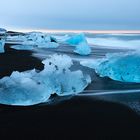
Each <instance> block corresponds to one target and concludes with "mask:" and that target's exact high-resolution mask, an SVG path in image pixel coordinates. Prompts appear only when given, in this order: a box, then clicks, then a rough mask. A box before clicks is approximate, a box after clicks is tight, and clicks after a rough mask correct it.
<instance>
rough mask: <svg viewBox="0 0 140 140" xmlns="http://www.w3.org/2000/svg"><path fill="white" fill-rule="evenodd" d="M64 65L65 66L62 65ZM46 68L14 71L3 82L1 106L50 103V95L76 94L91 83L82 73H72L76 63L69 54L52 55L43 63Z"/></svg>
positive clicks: (87, 76) (0, 87)
mask: <svg viewBox="0 0 140 140" xmlns="http://www.w3.org/2000/svg"><path fill="white" fill-rule="evenodd" d="M62 62H63V63H62ZM43 63H44V64H45V68H44V70H43V71H41V72H39V73H37V72H36V71H35V70H31V71H26V72H21V73H19V72H13V73H12V75H11V76H10V77H4V78H3V79H1V80H0V103H2V104H9V105H24V106H25V105H33V104H38V103H43V102H47V101H48V99H49V97H50V96H51V94H54V93H56V94H57V95H59V96H66V95H72V94H77V93H79V92H81V91H83V90H84V88H85V87H86V86H87V85H88V84H89V83H90V82H91V79H90V76H89V75H84V74H83V72H82V71H80V70H77V71H71V70H70V67H71V66H72V65H73V62H72V60H71V58H70V57H68V56H66V55H53V56H51V57H50V58H48V59H46V60H45V61H43Z"/></svg>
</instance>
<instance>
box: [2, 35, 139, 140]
mask: <svg viewBox="0 0 140 140" xmlns="http://www.w3.org/2000/svg"><path fill="white" fill-rule="evenodd" d="M88 36H90V37H92V36H93V35H88ZM94 36H95V35H94ZM98 36H99V35H97V36H96V37H98ZM100 37H106V36H105V35H102V36H101V35H100ZM118 38H119V39H122V40H123V39H126V40H127V39H128V40H129V39H130V38H127V37H123V38H121V36H120V37H118ZM137 38H138V37H137ZM131 39H132V38H131ZM10 46H11V44H9V43H8V44H6V46H5V50H6V52H5V53H3V54H1V55H0V60H1V61H0V77H1V78H2V77H3V76H5V75H10V74H11V73H12V71H15V70H16V71H20V72H21V71H25V70H30V69H33V68H36V69H37V70H42V69H43V64H42V63H41V61H42V60H44V59H45V58H47V57H48V55H50V54H54V53H58V54H67V55H69V56H71V58H72V59H73V61H74V64H75V65H74V66H73V67H72V68H71V70H75V69H81V70H82V71H83V72H84V73H88V74H90V76H91V77H92V80H93V81H92V83H91V84H90V85H89V86H88V87H87V88H86V89H85V91H83V92H82V93H80V94H79V95H77V96H68V97H63V98H62V97H61V98H60V97H57V96H53V97H52V100H51V102H50V104H40V105H36V106H30V107H17V106H5V105H0V138H2V140H3V139H4V140H5V139H13V138H14V139H24V140H25V139H38V140H42V139H95V138H97V139H105V138H107V139H108V138H111V139H112V138H114V137H115V138H116V137H119V138H123V137H125V138H127V137H128V138H133V139H134V138H139V130H140V115H139V110H140V92H139V90H140V84H134V83H122V82H117V81H113V80H111V79H109V78H101V77H99V75H97V74H96V73H95V72H94V70H93V69H90V68H86V67H84V66H81V65H80V63H79V62H80V61H81V60H88V59H89V60H92V59H93V60H95V59H97V58H103V57H104V56H105V54H106V53H115V52H127V51H128V50H127V49H117V48H110V47H109V48H103V47H102V46H101V47H99V46H98V45H93V46H92V53H91V55H90V56H84V57H83V56H80V55H76V54H74V53H73V51H72V48H71V47H68V46H66V45H64V44H61V47H59V48H57V49H41V50H37V49H36V50H34V51H33V52H31V51H23V50H20V51H17V50H14V49H10ZM93 77H94V78H93Z"/></svg>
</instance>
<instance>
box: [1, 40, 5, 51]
mask: <svg viewBox="0 0 140 140" xmlns="http://www.w3.org/2000/svg"><path fill="white" fill-rule="evenodd" d="M4 45H5V40H4V39H2V38H1V39H0V53H3V52H4Z"/></svg>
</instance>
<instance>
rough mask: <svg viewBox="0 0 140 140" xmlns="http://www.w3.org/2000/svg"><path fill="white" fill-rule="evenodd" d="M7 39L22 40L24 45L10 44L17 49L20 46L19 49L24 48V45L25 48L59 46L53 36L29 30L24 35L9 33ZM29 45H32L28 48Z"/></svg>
mask: <svg viewBox="0 0 140 140" xmlns="http://www.w3.org/2000/svg"><path fill="white" fill-rule="evenodd" d="M7 40H9V41H10V40H12V41H13V40H14V41H17V42H22V44H23V45H24V46H12V48H15V49H16V48H17V49H18V50H20V47H21V50H22V49H24V50H26V46H27V50H32V49H33V48H57V47H58V46H59V43H57V42H56V41H55V38H53V37H51V36H49V35H47V34H45V33H41V32H30V33H27V34H25V35H16V36H10V35H9V36H8V37H7ZM52 40H53V41H52ZM29 46H32V47H31V48H30V49H29ZM33 46H34V47H33Z"/></svg>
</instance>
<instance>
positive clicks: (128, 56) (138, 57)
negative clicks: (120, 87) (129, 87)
mask: <svg viewBox="0 0 140 140" xmlns="http://www.w3.org/2000/svg"><path fill="white" fill-rule="evenodd" d="M95 70H96V72H97V73H98V74H99V75H100V76H101V77H109V78H111V79H113V80H117V81H122V82H135V83H140V54H139V53H136V52H129V53H117V54H108V55H107V56H106V59H103V60H102V61H101V62H100V63H99V64H98V65H97V66H96V68H95Z"/></svg>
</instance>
